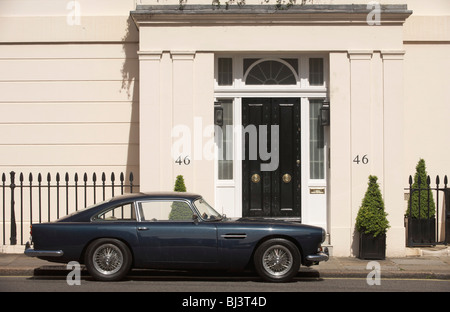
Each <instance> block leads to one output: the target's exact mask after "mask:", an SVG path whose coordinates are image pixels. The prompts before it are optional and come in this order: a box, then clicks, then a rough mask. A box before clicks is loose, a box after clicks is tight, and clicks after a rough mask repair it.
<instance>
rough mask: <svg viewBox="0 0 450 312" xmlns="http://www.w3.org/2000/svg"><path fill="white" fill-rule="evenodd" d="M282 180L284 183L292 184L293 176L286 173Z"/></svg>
mask: <svg viewBox="0 0 450 312" xmlns="http://www.w3.org/2000/svg"><path fill="white" fill-rule="evenodd" d="M282 179H283V182H284V183H289V182H291V179H292V177H291V175H290V174H289V173H286V174H284V175H283V178H282Z"/></svg>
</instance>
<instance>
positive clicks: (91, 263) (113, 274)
mask: <svg viewBox="0 0 450 312" xmlns="http://www.w3.org/2000/svg"><path fill="white" fill-rule="evenodd" d="M85 265H86V268H87V270H88V272H89V274H90V275H91V276H92V277H93V278H94V279H96V280H99V281H116V280H121V279H122V278H124V277H125V275H126V274H127V273H128V271H129V270H130V267H131V252H130V250H129V249H128V247H127V246H126V245H125V244H124V243H123V242H121V241H120V240H117V239H107V238H102V239H98V240H96V241H94V242H93V243H91V244H90V245H89V247H88V249H87V251H86V258H85Z"/></svg>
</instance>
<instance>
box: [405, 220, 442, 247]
mask: <svg viewBox="0 0 450 312" xmlns="http://www.w3.org/2000/svg"><path fill="white" fill-rule="evenodd" d="M405 221H406V235H407V236H406V246H407V247H413V246H433V245H436V219H435V218H430V219H414V218H409V217H408V218H406V220H405Z"/></svg>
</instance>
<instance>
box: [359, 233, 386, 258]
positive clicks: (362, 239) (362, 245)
mask: <svg viewBox="0 0 450 312" xmlns="http://www.w3.org/2000/svg"><path fill="white" fill-rule="evenodd" d="M358 258H360V259H368V260H369V259H370V260H384V259H385V258H386V234H384V235H378V236H377V237H374V236H373V235H372V234H364V233H360V235H359V256H358Z"/></svg>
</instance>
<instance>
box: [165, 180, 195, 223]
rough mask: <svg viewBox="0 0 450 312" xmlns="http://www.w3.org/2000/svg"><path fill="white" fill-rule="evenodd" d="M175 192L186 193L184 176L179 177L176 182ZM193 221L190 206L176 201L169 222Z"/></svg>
mask: <svg viewBox="0 0 450 312" xmlns="http://www.w3.org/2000/svg"><path fill="white" fill-rule="evenodd" d="M173 190H174V191H175V192H186V185H185V184H184V178H183V176H182V175H179V176H177V179H176V181H175V187H174V189H173ZM191 219H192V210H191V208H189V206H188V204H187V203H185V202H181V201H174V202H173V203H172V210H171V211H170V214H169V220H172V221H186V220H191Z"/></svg>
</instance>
